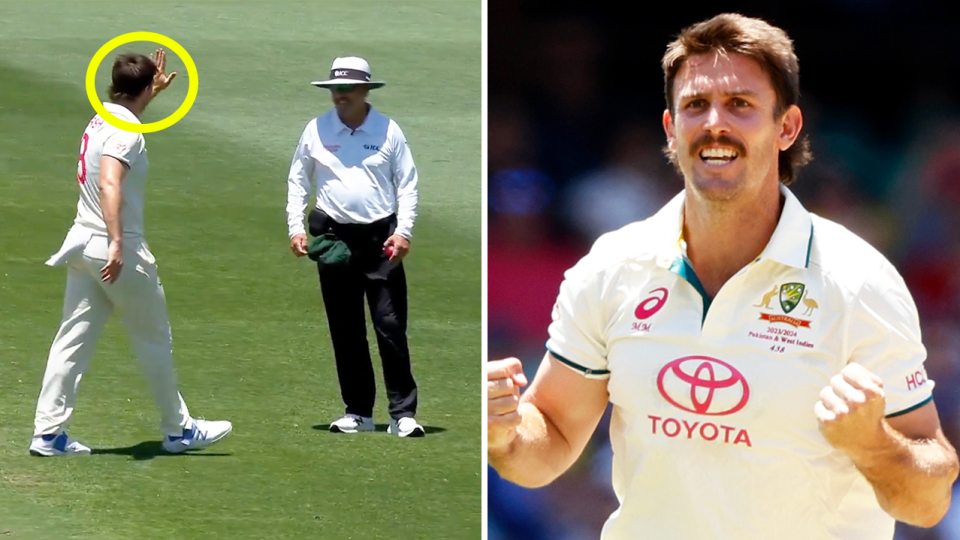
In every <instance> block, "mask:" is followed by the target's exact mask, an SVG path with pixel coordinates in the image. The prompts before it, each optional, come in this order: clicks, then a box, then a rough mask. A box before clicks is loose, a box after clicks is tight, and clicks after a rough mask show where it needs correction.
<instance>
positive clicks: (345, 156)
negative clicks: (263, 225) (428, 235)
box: [287, 106, 417, 239]
mask: <svg viewBox="0 0 960 540" xmlns="http://www.w3.org/2000/svg"><path fill="white" fill-rule="evenodd" d="M312 193H315V195H316V197H317V203H316V205H317V208H319V209H320V210H322V211H323V212H325V213H326V214H327V215H329V216H330V217H331V218H332V219H333V220H334V221H336V222H338V223H371V222H373V221H377V220H380V219H383V218H385V217H387V216H389V215H390V214H393V213H396V214H397V229H396V231H395V234H399V235H402V236H404V237H406V238H408V239H409V238H410V237H411V235H412V232H413V223H414V220H415V219H416V213H417V168H416V166H415V165H414V162H413V155H412V154H411V153H410V148H409V147H408V145H407V140H406V138H405V137H404V134H403V131H401V129H400V126H398V125H397V123H396V122H395V121H393V120H392V119H390V118H388V117H386V116H384V115H383V114H381V113H379V112H378V111H377V110H376V109H375V108H373V107H372V106H371V107H370V110H369V112H368V113H367V118H366V119H365V120H364V122H363V124H362V125H361V126H360V127H358V128H357V129H355V130H353V129H350V128H349V127H347V126H346V125H345V124H344V123H343V122H342V121H341V120H340V118H339V117H338V116H337V113H336V110H335V109H331V110H330V111H329V112H327V113H326V114H323V115H321V116H318V117H317V118H315V119H313V120H311V121H310V122H309V123H308V124H307V125H306V127H305V128H304V130H303V134H302V135H301V136H300V142H299V143H298V144H297V149H296V151H295V152H294V156H293V161H292V163H291V164H290V174H289V176H288V178H287V226H288V229H289V230H288V232H289V234H290V238H293V237H294V235H297V234H300V233H304V232H305V230H304V226H303V211H304V209H305V208H306V207H307V201H308V199H309V197H310V195H311V194H312Z"/></svg>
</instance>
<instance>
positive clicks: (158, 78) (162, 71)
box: [150, 48, 177, 95]
mask: <svg viewBox="0 0 960 540" xmlns="http://www.w3.org/2000/svg"><path fill="white" fill-rule="evenodd" d="M150 58H151V60H153V63H154V64H156V65H157V74H156V75H154V76H153V95H157V94H158V93H159V92H161V91H162V90H166V89H167V87H168V86H170V83H171V82H173V79H174V78H175V77H176V76H177V72H176V71H174V72H173V73H171V74H170V75H167V74H166V69H167V53H165V52H163V49H162V48H161V49H157V52H155V53H153V55H152V56H151V57H150Z"/></svg>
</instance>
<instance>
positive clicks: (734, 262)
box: [683, 184, 783, 298]
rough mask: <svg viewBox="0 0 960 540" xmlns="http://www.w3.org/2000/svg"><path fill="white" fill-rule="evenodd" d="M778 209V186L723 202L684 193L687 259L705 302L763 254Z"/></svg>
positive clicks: (775, 224) (694, 193)
mask: <svg viewBox="0 0 960 540" xmlns="http://www.w3.org/2000/svg"><path fill="white" fill-rule="evenodd" d="M782 208H783V200H782V197H781V195H780V190H779V184H778V185H777V186H775V189H767V188H765V189H764V190H763V191H762V192H760V193H758V194H756V195H753V196H746V195H741V196H739V197H737V199H736V200H732V201H722V202H718V201H710V200H706V199H704V198H703V197H702V196H700V195H699V194H697V193H696V192H695V191H694V190H692V189H689V188H688V189H687V197H686V200H685V202H684V208H683V214H684V215H683V237H684V240H685V241H686V243H687V257H688V258H689V259H690V262H691V263H692V264H693V270H694V272H696V274H697V278H699V280H700V283H701V284H702V285H703V288H704V290H705V291H706V293H707V295H708V296H709V297H710V298H714V297H715V296H716V295H717V292H719V291H720V288H721V287H722V286H723V284H724V283H726V282H727V281H728V280H729V279H730V278H731V277H733V276H734V275H735V274H736V273H737V272H739V271H740V270H741V269H742V268H743V267H745V266H746V265H747V264H749V263H750V262H751V261H753V260H754V259H756V258H757V256H759V255H760V253H762V252H763V250H764V248H766V246H767V244H768V243H769V242H770V237H771V236H773V232H774V230H776V228H777V223H778V222H779V220H780V212H781V210H782Z"/></svg>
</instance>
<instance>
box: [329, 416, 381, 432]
mask: <svg viewBox="0 0 960 540" xmlns="http://www.w3.org/2000/svg"><path fill="white" fill-rule="evenodd" d="M330 431H331V432H333V433H357V432H359V431H373V417H372V416H357V415H355V414H345V415H343V416H342V417H340V419H339V420H337V421H336V422H334V423H332V424H330Z"/></svg>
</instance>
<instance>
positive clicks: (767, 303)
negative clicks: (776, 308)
mask: <svg viewBox="0 0 960 540" xmlns="http://www.w3.org/2000/svg"><path fill="white" fill-rule="evenodd" d="M776 295H777V286H776V285H774V286H773V289H771V290H770V292H768V293H767V294H765V295H763V300H762V301H761V302H760V303H759V304H754V305H753V307H762V308H766V309H772V308H771V307H770V301H771V300H773V297H774V296H776Z"/></svg>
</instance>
